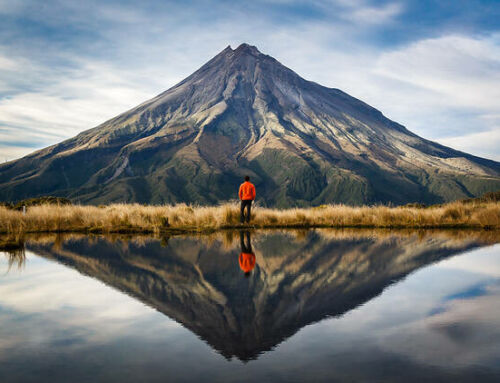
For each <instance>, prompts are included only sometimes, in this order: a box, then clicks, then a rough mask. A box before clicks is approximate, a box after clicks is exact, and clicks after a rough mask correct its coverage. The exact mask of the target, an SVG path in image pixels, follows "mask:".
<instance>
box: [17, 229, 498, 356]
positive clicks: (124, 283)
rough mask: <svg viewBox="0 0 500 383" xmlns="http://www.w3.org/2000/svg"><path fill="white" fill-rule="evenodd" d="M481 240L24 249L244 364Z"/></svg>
mask: <svg viewBox="0 0 500 383" xmlns="http://www.w3.org/2000/svg"><path fill="white" fill-rule="evenodd" d="M238 239H239V241H238ZM486 242H496V238H493V239H492V238H484V237H482V236H481V235H479V234H477V235H472V236H471V235H470V233H469V234H467V235H465V236H464V237H463V238H462V236H461V235H451V233H444V234H436V233H419V234H416V233H398V234H395V233H390V232H382V234H377V232H356V231H348V232H345V231H342V232H337V231H321V230H317V231H309V232H295V233H290V232H262V233H258V232H257V233H250V232H226V233H223V234H220V235H215V236H208V237H174V238H170V239H169V240H168V241H166V240H161V239H153V238H132V239H130V238H121V237H115V238H105V237H85V236H69V237H57V238H55V239H54V238H45V239H44V238H42V239H38V240H29V241H28V242H27V248H28V249H29V250H31V251H33V252H34V253H36V254H38V255H41V256H44V257H46V258H50V259H55V260H57V261H59V262H61V263H63V264H66V265H68V266H71V267H73V268H75V269H77V270H78V271H79V272H81V273H83V274H86V275H89V276H91V277H93V278H96V279H98V280H101V281H103V282H104V283H106V284H107V285H109V286H112V287H114V288H117V289H119V290H121V291H123V292H125V293H127V294H129V295H131V296H133V297H135V298H137V299H139V300H140V301H142V302H144V303H145V304H147V305H149V306H151V307H154V308H155V309H156V310H158V311H160V312H161V313H163V314H165V315H167V316H169V317H170V318H172V319H174V320H176V321H178V322H179V323H181V324H182V325H183V326H185V327H186V328H188V329H190V330H191V331H192V332H194V333H195V334H197V335H198V336H199V337H200V338H202V339H203V340H205V341H206V342H207V343H208V344H210V345H211V346H212V347H213V348H214V349H216V350H217V351H218V352H220V353H221V354H222V355H224V356H225V357H226V358H228V359H229V358H232V357H237V358H239V359H240V360H243V361H247V360H251V359H255V358H257V357H258V356H259V354H261V353H263V352H265V351H268V350H271V349H272V348H273V347H275V346H276V345H277V344H279V343H281V342H282V341H283V340H285V339H287V338H288V337H290V336H291V335H293V334H294V333H296V332H297V331H298V330H300V329H301V328H302V327H304V326H306V325H308V324H310V323H313V322H317V321H319V320H322V319H324V318H326V317H331V316H339V315H342V314H344V313H346V312H348V311H350V310H352V309H354V308H355V307H357V306H359V305H361V304H363V303H365V302H367V301H369V300H370V299H372V298H373V297H375V296H377V295H379V294H380V293H381V292H382V291H383V290H384V288H386V287H387V286H389V285H390V284H392V283H394V282H396V281H398V280H400V279H401V278H403V277H405V276H406V275H407V274H409V273H411V272H413V271H415V270H417V269H419V268H420V267H422V266H425V265H428V264H430V263H433V262H435V261H438V260H440V259H443V258H445V257H449V256H451V255H455V254H457V253H460V252H463V251H466V250H469V249H471V248H474V247H477V246H480V245H484V244H485V243H486Z"/></svg>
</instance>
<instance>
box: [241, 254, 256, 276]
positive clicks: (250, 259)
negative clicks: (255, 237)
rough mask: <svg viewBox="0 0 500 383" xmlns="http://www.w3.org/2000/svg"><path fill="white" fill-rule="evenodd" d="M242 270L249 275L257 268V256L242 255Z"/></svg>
mask: <svg viewBox="0 0 500 383" xmlns="http://www.w3.org/2000/svg"><path fill="white" fill-rule="evenodd" d="M239 261H240V269H241V270H243V272H244V273H249V272H250V271H252V270H253V268H254V267H255V254H252V253H241V254H240V257H239Z"/></svg>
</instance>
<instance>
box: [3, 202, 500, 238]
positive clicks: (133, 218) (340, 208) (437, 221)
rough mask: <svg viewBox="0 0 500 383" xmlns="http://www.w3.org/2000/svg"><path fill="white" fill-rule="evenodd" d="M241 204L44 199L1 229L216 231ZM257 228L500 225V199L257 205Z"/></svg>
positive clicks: (10, 214) (233, 223)
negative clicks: (85, 203)
mask: <svg viewBox="0 0 500 383" xmlns="http://www.w3.org/2000/svg"><path fill="white" fill-rule="evenodd" d="M239 226H240V225H239V207H238V206H237V205H236V204H224V205H220V206H212V207H203V206H188V205H185V204H179V205H173V206H170V205H166V206H143V205H139V204H114V205H109V206H104V207H96V206H77V205H76V206H57V205H42V206H34V207H31V208H29V209H28V212H27V214H26V215H23V214H22V213H21V212H18V211H14V210H9V209H6V208H3V207H0V233H7V234H9V235H22V234H24V233H36V232H87V233H89V232H102V233H113V232H115V233H127V232H128V233H163V232H170V233H175V232H187V231H193V232H196V231H210V230H217V229H222V228H231V227H239ZM251 226H253V227H256V228H272V227H275V228H280V227H289V228H301V227H303V228H306V227H338V228H340V227H368V228H372V227H381V228H438V227H441V228H450V227H454V228H460V227H462V228H490V229H499V228H500V203H499V202H479V203H472V204H464V203H461V202H454V203H450V204H446V205H441V206H435V207H429V208H425V209H422V208H414V207H387V206H372V207H369V206H363V207H350V206H345V205H325V206H321V207H315V208H304V209H286V210H278V209H267V208H260V207H257V208H255V209H254V211H253V217H252V223H251Z"/></svg>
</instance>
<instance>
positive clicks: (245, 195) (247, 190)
mask: <svg viewBox="0 0 500 383" xmlns="http://www.w3.org/2000/svg"><path fill="white" fill-rule="evenodd" d="M238 195H239V196H240V200H242V201H246V200H252V201H253V200H254V199H255V186H253V184H252V183H251V182H249V181H245V182H243V183H242V184H241V186H240V191H239V193H238Z"/></svg>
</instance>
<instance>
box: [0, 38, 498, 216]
mask: <svg viewBox="0 0 500 383" xmlns="http://www.w3.org/2000/svg"><path fill="white" fill-rule="evenodd" d="M245 174H248V175H250V176H251V177H252V179H253V181H254V183H255V184H256V186H257V189H258V196H259V198H260V201H261V203H262V204H264V205H269V206H270V205H273V206H281V207H284V206H295V205H300V206H308V205H317V204H323V203H335V202H342V203H350V204H363V203H375V202H392V203H395V204H402V203H407V202H415V201H418V202H425V203H433V202H445V201H450V200H454V199H458V198H465V197H472V196H478V195H480V194H482V193H485V192H487V191H493V190H498V189H500V164H499V163H498V162H495V161H490V160H486V159H482V158H478V157H475V156H472V155H469V154H466V153H462V152H459V151H456V150H453V149H450V148H447V147H444V146H442V145H439V144H436V143H433V142H431V141H427V140H425V139H423V138H420V137H418V136H416V135H415V134H413V133H411V132H409V131H408V130H407V129H406V128H405V127H403V126H401V125H399V124H397V123H395V122H393V121H391V120H389V119H387V118H386V117H384V116H383V114H382V113H381V112H379V111H378V110H376V109H374V108H372V107H370V106H369V105H367V104H365V103H363V102H362V101H360V100H357V99H355V98H353V97H351V96H349V95H347V94H346V93H344V92H342V91H340V90H338V89H331V88H326V87H323V86H321V85H318V84H316V83H313V82H310V81H307V80H304V79H303V78H301V77H300V76H298V75H297V74H296V73H294V72H293V71H292V70H290V69H288V68H287V67H285V66H283V65H282V64H280V63H279V62H278V61H276V60H275V59H274V58H272V57H270V56H267V55H265V54H262V53H260V52H259V50H258V49H257V48H256V47H253V46H250V45H247V44H242V45H240V46H239V47H238V48H236V49H234V50H233V49H232V48H231V47H227V48H226V49H224V50H223V51H222V52H220V53H219V54H218V55H217V56H215V57H214V58H213V59H211V60H210V61H209V62H207V63H206V64H205V65H203V66H202V67H201V68H200V69H198V70H197V71H196V72H194V73H193V74H192V75H191V76H189V77H187V78H186V79H185V80H183V81H181V82H180V83H179V84H177V85H175V86H174V87H172V88H171V89H169V90H167V91H166V92H164V93H162V94H160V95H158V96H156V97H155V98H153V99H151V100H149V101H146V102H144V103H143V104H141V105H139V106H137V107H136V108H134V109H132V110H129V111H127V112H125V113H123V114H121V115H119V116H117V117H115V118H113V119H111V120H109V121H106V122H105V123H103V124H102V125H100V126H98V127H96V128H93V129H90V130H88V131H85V132H83V133H81V134H79V135H78V136H76V137H74V138H72V139H69V140H67V141H64V142H62V143H60V144H58V145H54V146H51V147H49V148H46V149H43V150H41V151H38V152H35V153H33V154H31V155H29V156H26V157H24V158H22V159H20V160H17V161H12V162H9V163H6V164H3V165H0V200H13V199H20V198H26V197H35V196H39V195H46V194H53V195H60V196H65V197H69V198H72V199H73V200H78V201H80V202H86V203H106V202H143V203H175V202H196V203H202V204H209V203H216V202H219V201H221V200H227V199H231V198H235V197H236V189H237V186H238V185H239V183H240V181H241V178H242V176H243V175H245Z"/></svg>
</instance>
